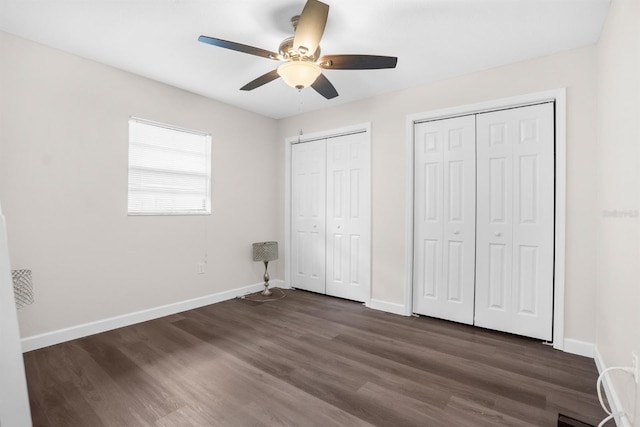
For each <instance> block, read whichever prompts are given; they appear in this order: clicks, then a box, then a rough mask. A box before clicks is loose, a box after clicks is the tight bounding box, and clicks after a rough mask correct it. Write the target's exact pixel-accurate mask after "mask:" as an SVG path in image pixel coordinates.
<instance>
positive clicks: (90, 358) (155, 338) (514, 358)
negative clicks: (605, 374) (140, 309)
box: [25, 291, 604, 427]
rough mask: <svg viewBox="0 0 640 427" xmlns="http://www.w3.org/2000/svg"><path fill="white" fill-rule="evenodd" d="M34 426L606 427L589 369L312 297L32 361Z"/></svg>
mask: <svg viewBox="0 0 640 427" xmlns="http://www.w3.org/2000/svg"><path fill="white" fill-rule="evenodd" d="M25 366H26V371H27V381H28V386H29V394H30V400H31V410H32V415H33V421H34V426H51V427H55V426H65V427H72V426H83V427H99V426H118V427H123V426H323V427H324V426H371V425H375V426H394V427H395V426H446V427H451V426H455V427H457V426H461V427H462V426H473V427H476V426H495V425H508V426H556V425H557V418H558V413H562V414H565V415H569V416H572V417H576V418H579V419H581V420H583V421H586V422H589V423H590V424H595V425H597V423H598V422H599V421H600V419H602V418H603V417H604V414H603V412H602V411H601V410H600V407H599V405H598V402H597V397H596V390H595V383H596V378H597V372H596V367H595V365H594V362H593V361H592V360H591V359H587V358H583V357H578V356H574V355H570V354H565V353H562V352H559V351H556V350H553V349H552V348H550V347H548V346H545V345H543V344H541V343H540V342H537V341H534V340H530V339H525V338H520V337H515V336H510V335H507V334H501V333H496V332H491V331H486V330H482V329H479V328H474V327H467V326H463V325H458V324H454V323H449V322H445V321H441V320H435V319H430V318H426V317H421V318H406V317H401V316H396V315H392V314H388V313H383V312H378V311H375V310H371V309H367V308H365V307H363V306H362V305H361V304H358V303H355V302H351V301H345V300H340V299H336V298H331V297H325V296H321V295H316V294H311V293H307V292H303V291H286V298H284V299H282V300H280V301H275V302H267V303H253V302H249V301H246V300H239V299H236V300H231V301H226V302H223V303H220V304H215V305H212V306H208V307H203V308H200V309H197V310H192V311H188V312H184V313H180V314H176V315H173V316H169V317H165V318H162V319H158V320H154V321H150V322H146V323H142V324H138V325H134V326H130V327H127V328H122V329H118V330H114V331H111V332H106V333H103V334H99V335H94V336H91V337H87V338H82V339H78V340H75V341H70V342H67V343H63V344H59V345H56V346H52V347H48V348H44V349H40V350H36V351H32V352H29V353H27V354H25Z"/></svg>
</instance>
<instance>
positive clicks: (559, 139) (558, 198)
mask: <svg viewBox="0 0 640 427" xmlns="http://www.w3.org/2000/svg"><path fill="white" fill-rule="evenodd" d="M566 96H567V95H566V88H560V89H554V90H549V91H544V92H536V93H531V94H525V95H519V96H514V97H509V98H501V99H496V100H491V101H486V102H480V103H475V104H468V105H461V106H457V107H452V108H444V109H438V110H431V111H426V112H423V113H417V114H411V115H408V116H407V121H406V126H407V127H406V135H407V140H406V150H407V167H406V170H407V175H406V184H407V187H406V189H407V193H406V194H407V206H406V214H405V215H406V230H405V236H406V239H405V240H406V253H407V258H406V260H407V265H406V274H405V277H406V278H407V281H406V284H405V314H406V315H407V316H410V315H412V314H413V257H414V253H413V238H414V226H413V220H414V162H415V159H414V152H413V151H414V149H413V146H414V132H413V131H414V126H415V124H416V123H420V122H425V121H430V120H438V119H447V118H452V117H458V116H466V115H470V114H478V113H486V112H489V111H496V110H504V109H507V108H516V107H524V106H527V105H532V104H539V103H543V102H550V101H552V102H555V114H554V119H555V144H556V146H555V189H554V190H555V197H554V199H555V217H554V221H555V236H554V289H553V348H555V349H557V350H564V311H565V236H566V151H567V150H566V147H567V134H566Z"/></svg>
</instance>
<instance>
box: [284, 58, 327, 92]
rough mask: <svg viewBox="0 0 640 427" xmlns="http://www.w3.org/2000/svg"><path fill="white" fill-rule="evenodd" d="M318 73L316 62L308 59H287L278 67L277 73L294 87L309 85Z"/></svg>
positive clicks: (301, 87)
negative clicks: (287, 60)
mask: <svg viewBox="0 0 640 427" xmlns="http://www.w3.org/2000/svg"><path fill="white" fill-rule="evenodd" d="M320 73H321V70H320V67H319V66H318V64H316V63H314V62H309V61H289V62H285V63H284V64H282V65H280V66H279V67H278V75H279V76H280V77H282V79H283V80H284V81H285V83H286V84H288V85H289V86H291V87H293V88H296V89H304V88H306V87H309V86H311V85H312V84H313V82H315V81H316V79H317V78H318V76H319V75H320Z"/></svg>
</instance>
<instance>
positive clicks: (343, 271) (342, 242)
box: [326, 133, 371, 301]
mask: <svg viewBox="0 0 640 427" xmlns="http://www.w3.org/2000/svg"><path fill="white" fill-rule="evenodd" d="M370 153H371V150H370V149H369V139H368V137H367V134H366V133H356V134H351V135H343V136H340V137H336V138H329V139H328V140H327V276H326V277H327V291H326V293H327V295H332V296H336V297H340V298H346V299H350V300H354V301H366V300H367V299H368V296H369V287H370V283H371V255H370V254H371V213H370V212H371V208H370V206H371V178H370V177H371V154H370Z"/></svg>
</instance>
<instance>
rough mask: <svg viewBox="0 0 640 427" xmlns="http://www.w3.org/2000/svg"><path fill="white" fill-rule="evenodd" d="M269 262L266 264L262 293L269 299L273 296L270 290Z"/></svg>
mask: <svg viewBox="0 0 640 427" xmlns="http://www.w3.org/2000/svg"><path fill="white" fill-rule="evenodd" d="M268 268H269V261H265V262H264V291H262V293H261V294H262V295H264V296H266V297H268V296H269V295H271V291H270V290H269V271H268Z"/></svg>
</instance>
